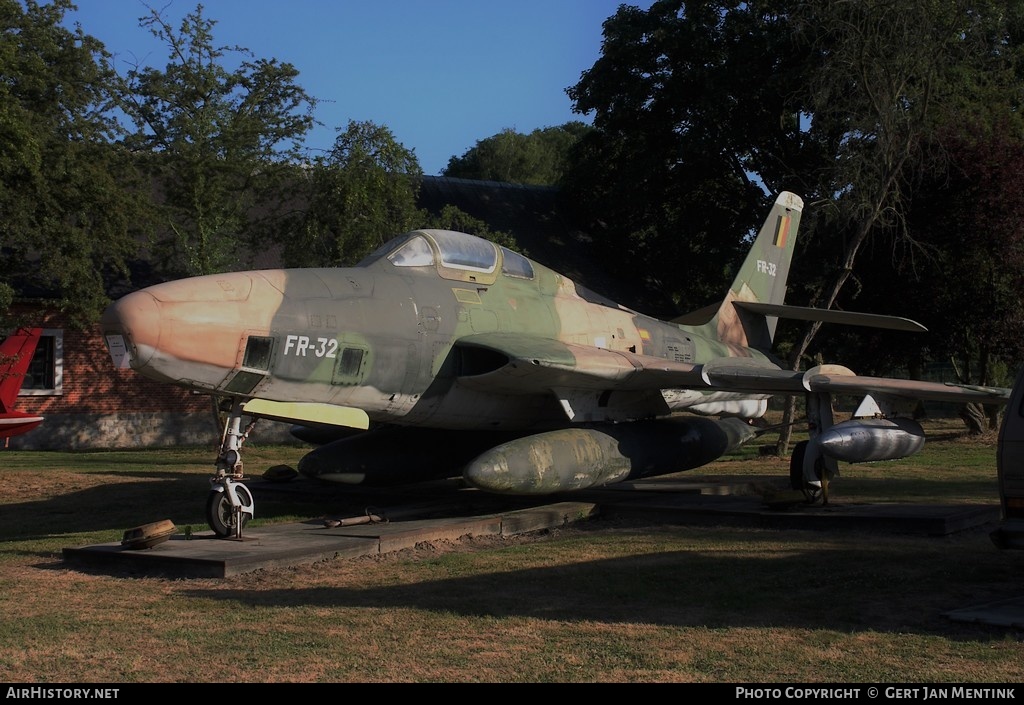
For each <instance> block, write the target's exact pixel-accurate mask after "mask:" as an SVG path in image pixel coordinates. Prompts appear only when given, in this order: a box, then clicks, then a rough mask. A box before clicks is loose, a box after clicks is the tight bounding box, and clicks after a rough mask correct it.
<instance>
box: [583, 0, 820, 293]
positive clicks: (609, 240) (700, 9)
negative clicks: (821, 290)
mask: <svg viewBox="0 0 1024 705" xmlns="http://www.w3.org/2000/svg"><path fill="white" fill-rule="evenodd" d="M778 5H781V3H772V2H767V3H764V2H762V3H739V2H710V3H708V2H699V3H698V2H685V1H684V0H661V1H660V2H655V3H654V4H653V5H652V6H651V8H650V9H649V10H648V11H643V10H640V9H638V8H635V7H630V6H621V7H620V9H619V11H618V12H617V13H616V14H615V15H614V16H613V17H611V18H609V19H608V20H607V21H606V22H605V25H604V43H603V49H602V56H601V58H599V59H598V61H597V62H596V63H595V64H594V66H593V67H592V68H591V69H589V70H588V71H586V72H584V74H583V76H582V78H581V80H580V82H579V83H578V84H577V85H575V86H573V87H571V88H570V89H569V90H568V93H569V96H570V97H571V98H572V99H573V101H574V104H575V109H576V110H577V111H578V112H581V113H591V112H592V113H593V114H594V127H595V128H596V130H595V131H594V132H593V133H591V134H588V135H587V136H586V137H585V138H584V139H583V140H582V142H581V144H580V145H579V148H578V149H577V150H576V152H575V161H574V167H573V169H572V172H571V174H570V177H569V179H567V187H568V190H569V192H570V193H571V194H572V196H573V200H574V201H575V202H576V203H578V204H579V206H580V213H581V214H582V217H584V218H586V221H587V226H588V227H589V228H590V229H591V230H593V231H595V232H596V233H598V234H601V235H602V237H601V239H600V240H599V244H601V245H603V246H604V247H605V249H606V252H607V254H608V256H609V258H614V260H616V261H619V262H621V263H623V264H626V265H627V267H628V270H629V271H631V272H642V273H644V274H643V275H642V276H645V277H646V278H647V280H648V281H649V283H650V285H651V286H653V287H657V288H660V289H662V290H665V291H669V292H671V294H672V296H673V298H674V299H675V300H676V302H677V305H678V306H679V308H680V309H682V310H686V309H693V308H697V307H700V306H703V305H705V304H707V303H709V302H710V301H712V300H714V299H715V298H718V297H720V296H721V294H722V292H723V291H724V290H725V287H726V286H727V284H728V281H729V279H730V277H731V274H732V269H731V268H732V267H733V266H734V265H735V264H737V262H738V261H739V259H740V258H741V255H742V250H743V248H744V239H745V238H746V237H747V236H748V235H750V233H751V230H752V228H755V227H757V226H758V225H759V224H760V220H761V219H763V214H764V212H765V211H766V209H767V205H768V203H769V201H770V198H769V197H768V196H767V195H766V193H765V190H764V189H763V188H762V184H764V185H766V186H767V188H768V189H769V190H770V191H772V192H773V193H775V192H777V191H779V190H782V189H790V190H793V191H796V192H798V193H807V192H808V190H811V189H809V188H808V187H807V184H806V183H804V182H802V181H801V180H800V178H801V176H802V175H805V174H809V173H813V171H814V168H815V167H816V165H817V161H818V159H820V157H818V155H817V154H816V147H815V145H813V144H811V143H809V142H808V141H806V140H805V139H804V137H803V135H802V132H801V121H800V116H801V104H800V103H799V100H798V98H799V96H798V88H799V85H800V77H801V76H802V75H804V73H805V72H806V69H807V66H808V62H809V61H810V60H811V58H812V57H811V55H810V52H809V51H808V50H806V49H803V48H801V46H800V45H799V44H798V43H797V42H796V41H795V40H794V37H793V33H792V31H791V29H790V27H789V24H788V23H787V21H786V19H785V18H784V17H782V16H780V15H779V14H778V11H776V10H775V7H776V6H778Z"/></svg>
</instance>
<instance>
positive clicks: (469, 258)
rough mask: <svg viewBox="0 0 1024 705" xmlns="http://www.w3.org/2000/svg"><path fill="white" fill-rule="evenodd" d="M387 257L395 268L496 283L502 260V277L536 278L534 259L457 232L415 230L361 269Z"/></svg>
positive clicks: (389, 244)
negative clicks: (423, 269)
mask: <svg viewBox="0 0 1024 705" xmlns="http://www.w3.org/2000/svg"><path fill="white" fill-rule="evenodd" d="M384 257H387V259H388V260H389V261H390V262H391V264H392V265H394V266H395V267H436V268H437V271H438V273H439V274H440V275H441V276H442V277H444V278H446V279H456V280H459V281H473V282H478V283H487V282H493V281H494V280H495V279H496V278H497V270H498V267H499V261H500V266H501V272H502V274H504V275H506V276H510V277H517V278H520V279H533V277H534V271H533V265H532V264H531V263H530V260H528V259H527V258H525V257H523V256H522V255H521V254H519V253H518V252H513V251H512V250H510V249H508V248H507V247H501V246H498V245H495V244H494V243H493V242H490V241H489V240H484V239H483V238H480V237H477V236H475V235H469V234H467V233H460V232H457V231H454V230H414V231H412V232H410V233H406V234H404V235H400V236H399V237H396V238H393V239H391V240H390V241H388V242H387V243H385V244H384V245H382V246H381V247H379V248H377V249H376V250H375V251H374V252H373V253H372V254H370V255H369V256H368V257H367V258H366V259H364V260H363V261H362V262H361V263H360V266H368V265H369V264H371V263H373V262H376V261H377V260H380V259H381V258H384Z"/></svg>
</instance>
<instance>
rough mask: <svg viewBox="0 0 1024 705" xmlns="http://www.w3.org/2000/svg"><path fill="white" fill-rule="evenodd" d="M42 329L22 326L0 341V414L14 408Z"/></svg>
mask: <svg viewBox="0 0 1024 705" xmlns="http://www.w3.org/2000/svg"><path fill="white" fill-rule="evenodd" d="M41 334H42V330H41V329H39V328H22V329H20V330H18V331H17V332H15V333H12V334H11V335H9V336H7V337H6V338H5V339H4V341H3V342H2V343H0V414H6V413H9V412H11V411H12V410H13V409H14V402H15V400H16V399H17V398H18V392H19V391H20V390H21V385H22V382H23V381H24V379H25V373H26V372H27V371H28V365H29V363H30V362H32V356H33V355H34V354H35V351H36V344H37V343H38V342H39V336H40V335H41Z"/></svg>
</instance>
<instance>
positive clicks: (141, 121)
mask: <svg viewBox="0 0 1024 705" xmlns="http://www.w3.org/2000/svg"><path fill="white" fill-rule="evenodd" d="M140 23H141V25H142V26H144V27H147V28H149V29H150V31H151V32H152V34H153V35H154V36H155V37H157V38H158V39H160V40H161V41H163V42H164V44H165V46H166V47H167V52H168V58H167V64H166V66H165V67H164V68H163V69H157V68H154V67H151V66H136V67H134V68H133V69H131V70H130V71H128V72H127V74H126V75H125V76H124V77H123V83H124V85H123V88H122V96H123V102H122V108H123V109H124V111H125V112H126V113H127V114H128V116H129V117H130V118H131V120H132V121H133V122H134V124H135V128H136V129H135V132H134V134H132V135H131V136H130V137H129V138H128V139H126V140H125V144H126V145H128V146H129V147H130V148H131V149H132V150H133V151H134V152H135V153H136V154H138V155H139V156H140V162H141V163H142V164H144V165H145V166H146V167H147V170H148V173H149V174H150V175H151V176H152V177H153V178H154V179H155V182H156V183H157V184H159V186H160V189H161V191H160V195H159V199H158V200H159V203H160V205H161V207H162V220H163V226H164V228H165V230H166V231H167V232H168V233H169V237H161V238H160V239H159V240H158V245H157V248H156V250H155V256H156V259H157V260H158V261H160V262H162V263H164V270H165V275H167V276H182V275H194V274H209V273H212V272H217V271H224V270H226V269H233V268H238V267H239V266H245V265H246V264H248V262H249V261H250V260H251V255H252V254H253V253H255V252H259V251H260V250H261V249H262V248H263V247H265V246H266V243H267V242H268V241H269V240H270V238H271V237H272V236H274V235H279V234H280V233H281V231H282V230H284V229H286V228H287V227H289V225H290V223H291V221H290V220H289V219H288V218H287V217H286V216H288V215H289V214H290V209H291V206H292V203H293V200H294V198H295V195H296V194H295V192H294V188H295V187H296V186H297V185H298V180H297V179H296V178H295V173H296V165H298V164H299V163H300V162H301V161H302V160H303V158H304V153H303V150H302V139H303V138H304V136H305V134H306V132H307V131H308V130H309V129H310V128H311V127H312V126H313V124H314V121H313V117H312V109H313V106H314V104H315V101H314V100H313V99H312V98H311V97H310V96H308V95H307V94H306V92H305V91H304V90H303V89H302V88H301V86H299V85H298V83H297V78H298V73H299V72H298V71H297V70H296V69H295V67H294V66H292V65H291V64H288V63H280V62H278V61H277V60H275V59H261V58H254V57H252V54H251V52H249V51H248V50H247V49H244V48H241V47H222V46H219V45H217V44H216V42H215V39H214V35H213V30H214V27H215V25H216V21H214V20H211V19H208V18H207V17H206V16H205V15H204V14H203V6H202V5H198V6H197V7H196V9H195V10H194V11H193V12H191V13H189V14H188V15H187V16H186V17H185V18H184V19H183V20H182V21H181V24H180V26H179V27H178V28H177V29H175V28H174V27H173V26H172V25H171V24H170V22H169V21H168V20H167V19H165V17H164V16H163V15H162V14H161V12H160V11H157V10H152V9H151V10H150V12H149V14H148V15H147V16H146V17H143V18H142V19H141V20H140ZM229 57H232V59H233V58H234V57H243V58H242V60H241V62H240V64H239V65H238V67H237V68H234V69H229V68H228V65H229V63H230V62H229Z"/></svg>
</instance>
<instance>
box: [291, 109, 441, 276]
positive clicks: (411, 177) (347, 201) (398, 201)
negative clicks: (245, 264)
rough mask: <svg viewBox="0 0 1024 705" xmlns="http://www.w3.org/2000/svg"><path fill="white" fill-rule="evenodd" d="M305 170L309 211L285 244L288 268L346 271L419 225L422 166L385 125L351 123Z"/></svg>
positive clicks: (307, 210)
mask: <svg viewBox="0 0 1024 705" xmlns="http://www.w3.org/2000/svg"><path fill="white" fill-rule="evenodd" d="M307 171H308V174H307V183H306V185H305V193H306V199H305V200H306V201H307V205H306V207H305V209H304V212H303V214H302V217H301V219H300V222H299V224H298V226H297V227H296V228H295V229H294V230H292V231H291V232H288V233H286V234H285V237H284V239H283V241H282V245H283V247H284V260H285V263H286V264H287V265H288V266H293V267H331V266H350V265H353V264H355V263H356V262H358V261H359V260H361V259H362V258H363V257H365V256H366V255H368V254H369V253H370V252H372V251H373V250H375V249H377V247H379V246H380V245H382V244H384V243H385V242H387V241H388V240H390V239H391V238H392V237H394V236H395V235H398V234H400V233H403V232H406V231H408V230H412V229H414V228H416V227H420V226H421V224H422V220H423V214H422V213H420V211H419V209H417V207H416V194H417V193H418V191H419V181H420V179H421V178H422V176H423V171H422V169H421V168H420V165H419V160H417V158H416V155H415V153H414V152H413V151H412V150H410V149H408V148H406V147H405V146H404V145H402V144H401V143H400V142H398V140H396V139H395V136H394V134H393V133H392V132H391V130H389V129H388V128H387V127H384V126H383V125H377V124H374V123H372V122H357V121H354V120H353V121H351V122H350V123H349V125H348V127H347V128H346V129H345V130H344V131H339V133H338V137H337V139H336V140H335V142H334V147H333V148H332V149H331V151H330V152H329V153H328V154H327V155H325V156H323V157H320V158H318V159H316V160H314V162H313V164H312V165H311V166H310V168H309V169H308V170H307Z"/></svg>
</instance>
